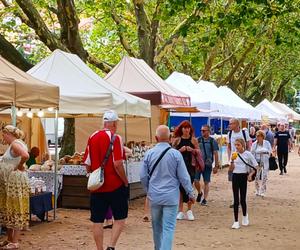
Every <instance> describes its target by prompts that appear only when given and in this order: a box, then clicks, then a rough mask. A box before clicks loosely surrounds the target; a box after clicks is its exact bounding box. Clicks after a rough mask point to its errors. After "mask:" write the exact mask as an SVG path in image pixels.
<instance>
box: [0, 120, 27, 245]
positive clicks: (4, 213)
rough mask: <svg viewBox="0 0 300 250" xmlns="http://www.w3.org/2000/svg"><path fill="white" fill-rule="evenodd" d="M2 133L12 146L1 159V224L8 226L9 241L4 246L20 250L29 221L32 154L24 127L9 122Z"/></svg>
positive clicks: (5, 140)
mask: <svg viewBox="0 0 300 250" xmlns="http://www.w3.org/2000/svg"><path fill="white" fill-rule="evenodd" d="M2 133H3V139H4V142H6V143H7V144H8V145H9V147H8V149H7V150H6V152H5V153H4V155H3V156H2V157H1V159H0V208H1V211H0V223H1V224H2V225H4V226H6V227H7V240H6V241H3V242H0V246H1V249H18V248H19V237H20V230H22V229H26V228H27V227H28V224H29V179H28V176H27V172H26V171H25V168H24V163H25V162H26V161H27V160H28V158H29V155H28V149H27V146H26V145H25V143H24V142H23V141H22V140H21V138H23V136H24V133H23V132H22V131H21V130H20V129H18V128H16V127H14V126H12V125H7V126H5V127H4V129H3V130H2Z"/></svg>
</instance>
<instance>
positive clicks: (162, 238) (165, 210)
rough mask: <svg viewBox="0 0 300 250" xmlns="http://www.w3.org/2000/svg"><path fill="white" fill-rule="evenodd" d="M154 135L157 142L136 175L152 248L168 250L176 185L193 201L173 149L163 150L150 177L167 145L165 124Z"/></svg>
mask: <svg viewBox="0 0 300 250" xmlns="http://www.w3.org/2000/svg"><path fill="white" fill-rule="evenodd" d="M155 138H156V140H157V142H158V143H157V145H156V146H155V147H154V148H152V149H150V150H149V151H148V152H147V153H146V154H145V157H144V162H143V165H142V168H141V173H140V177H141V182H142V185H143V186H144V188H145V190H146V192H147V196H148V198H149V201H150V206H151V216H152V229H153V239H154V249H155V250H171V249H172V242H173V237H174V231H175V226H176V215H177V209H178V202H179V185H180V184H181V185H182V186H183V188H184V189H185V191H186V193H187V194H188V196H189V198H190V200H191V201H192V202H193V203H194V202H195V198H194V193H193V186H192V183H191V179H190V176H189V174H188V172H187V169H186V166H185V164H184V161H183V158H182V155H181V153H180V152H179V151H177V150H176V149H173V148H172V149H170V150H168V151H167V152H166V154H165V155H164V156H163V157H162V158H161V160H160V162H159V163H158V164H157V166H156V168H155V170H154V171H153V173H152V175H151V176H150V172H151V170H152V168H153V166H154V164H155V162H156V161H157V159H158V158H159V157H160V155H161V154H162V152H163V151H165V150H166V149H167V148H168V147H170V145H169V140H170V130H169V128H168V127H167V126H165V125H160V126H158V128H157V129H156V136H155Z"/></svg>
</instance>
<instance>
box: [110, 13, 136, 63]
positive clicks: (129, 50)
mask: <svg viewBox="0 0 300 250" xmlns="http://www.w3.org/2000/svg"><path fill="white" fill-rule="evenodd" d="M111 17H112V19H113V20H114V22H115V23H116V25H117V30H118V36H119V39H120V42H121V44H122V45H123V48H124V49H125V50H126V51H127V53H128V55H129V56H133V57H136V54H135V51H134V50H133V49H132V48H131V46H130V45H129V43H128V41H127V40H126V39H125V34H124V32H123V31H122V24H121V19H120V18H119V17H118V15H117V14H116V12H115V10H114V8H112V10H111Z"/></svg>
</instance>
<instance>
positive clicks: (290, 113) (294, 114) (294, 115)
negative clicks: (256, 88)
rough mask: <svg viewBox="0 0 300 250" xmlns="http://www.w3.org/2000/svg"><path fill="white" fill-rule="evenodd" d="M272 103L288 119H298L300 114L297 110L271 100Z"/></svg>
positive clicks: (299, 119)
mask: <svg viewBox="0 0 300 250" xmlns="http://www.w3.org/2000/svg"><path fill="white" fill-rule="evenodd" d="M272 105H274V106H275V107H276V108H278V109H279V110H281V111H282V112H284V113H285V114H286V115H287V117H288V118H289V119H291V120H294V121H300V114H298V113H297V112H295V111H294V110H292V109H291V108H290V107H288V106H287V105H286V104H284V103H280V102H275V101H273V102H272Z"/></svg>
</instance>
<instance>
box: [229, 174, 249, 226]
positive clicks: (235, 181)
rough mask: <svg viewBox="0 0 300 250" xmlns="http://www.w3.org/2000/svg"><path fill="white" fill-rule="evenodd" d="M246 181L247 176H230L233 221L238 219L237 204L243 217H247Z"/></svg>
mask: <svg viewBox="0 0 300 250" xmlns="http://www.w3.org/2000/svg"><path fill="white" fill-rule="evenodd" d="M247 181H248V174H247V173H245V174H236V173H233V174H232V191H233V212H234V221H238V220H239V219H238V218H239V204H241V206H242V210H243V215H244V216H246V215H247V204H246V196H247Z"/></svg>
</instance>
